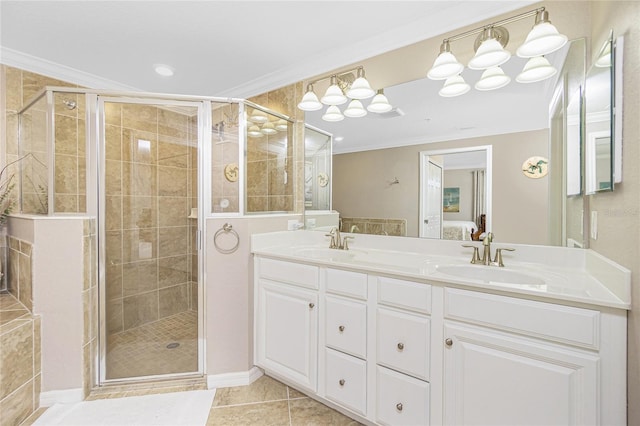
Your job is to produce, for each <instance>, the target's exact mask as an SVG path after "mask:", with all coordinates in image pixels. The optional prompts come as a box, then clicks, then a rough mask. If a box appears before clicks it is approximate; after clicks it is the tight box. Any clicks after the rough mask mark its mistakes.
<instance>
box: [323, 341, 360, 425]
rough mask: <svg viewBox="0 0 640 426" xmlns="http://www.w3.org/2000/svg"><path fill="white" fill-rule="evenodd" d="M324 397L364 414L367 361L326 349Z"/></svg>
mask: <svg viewBox="0 0 640 426" xmlns="http://www.w3.org/2000/svg"><path fill="white" fill-rule="evenodd" d="M325 392H326V397H327V398H328V399H330V400H332V401H335V402H337V403H338V404H340V405H342V406H344V407H346V408H349V409H350V410H353V411H355V412H357V413H359V414H362V415H363V416H365V415H366V414H367V413H366V411H367V363H366V362H365V361H363V360H361V359H358V358H354V357H352V356H349V355H345V354H343V353H341V352H337V351H334V350H331V349H326V358H325Z"/></svg>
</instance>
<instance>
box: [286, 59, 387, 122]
mask: <svg viewBox="0 0 640 426" xmlns="http://www.w3.org/2000/svg"><path fill="white" fill-rule="evenodd" d="M354 71H355V73H356V74H355V76H354V74H353V72H354ZM327 79H330V85H329V87H328V88H327V90H326V92H325V93H324V96H322V98H320V99H318V96H317V95H316V94H315V92H314V90H313V85H314V84H315V83H317V82H319V81H322V80H327ZM371 97H373V99H372V100H371V103H370V104H369V105H368V106H367V108H365V107H364V105H363V104H362V102H361V101H362V100H364V99H369V98H371ZM347 102H349V104H348V106H347V108H346V109H345V110H344V113H343V112H342V111H340V108H338V105H343V104H346V103H347ZM323 105H327V106H328V108H327V110H326V111H325V113H324V114H323V115H322V119H323V120H325V121H342V120H344V118H345V116H346V117H349V118H359V117H364V116H365V115H367V111H369V112H373V113H377V114H380V113H384V112H388V111H390V110H391V109H392V108H393V107H392V106H391V105H390V104H389V101H388V99H387V98H386V96H384V94H383V93H382V89H381V90H378V91H377V92H376V91H375V90H374V89H372V88H371V85H370V84H369V81H367V79H366V77H365V73H364V68H363V67H358V68H354V69H351V70H348V71H345V72H343V73H340V74H333V75H331V76H328V77H323V78H320V79H318V80H315V81H313V82H311V83H309V84H308V85H307V91H306V93H305V94H304V96H303V97H302V100H301V101H300V103H298V108H299V109H300V110H302V111H317V110H319V109H321V108H322V107H323Z"/></svg>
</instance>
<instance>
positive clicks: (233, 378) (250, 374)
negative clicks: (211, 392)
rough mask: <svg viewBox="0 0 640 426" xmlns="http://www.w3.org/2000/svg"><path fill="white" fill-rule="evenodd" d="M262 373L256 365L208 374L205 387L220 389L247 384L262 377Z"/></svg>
mask: <svg viewBox="0 0 640 426" xmlns="http://www.w3.org/2000/svg"><path fill="white" fill-rule="evenodd" d="M263 374H264V373H263V371H262V370H260V369H259V368H258V367H253V368H251V370H249V371H239V372H237V373H223V374H210V375H208V376H207V388H209V389H220V388H230V387H233V386H248V385H250V384H251V383H253V382H255V381H256V380H258V379H259V378H260V377H262V375H263Z"/></svg>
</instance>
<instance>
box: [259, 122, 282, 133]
mask: <svg viewBox="0 0 640 426" xmlns="http://www.w3.org/2000/svg"><path fill="white" fill-rule="evenodd" d="M260 131H261V132H262V134H264V135H275V134H276V133H278V131H277V130H276V128H275V126H274V125H273V123H269V122H267V123H264V125H263V126H262V129H261V130H260Z"/></svg>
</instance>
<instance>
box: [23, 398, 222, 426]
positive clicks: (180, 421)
mask: <svg viewBox="0 0 640 426" xmlns="http://www.w3.org/2000/svg"><path fill="white" fill-rule="evenodd" d="M215 394H216V391H215V390H206V391H204V390H203V391H188V392H174V393H163V394H157V395H144V396H131V397H126V398H113V399H99V400H96V401H84V402H78V403H76V404H55V405H53V406H52V407H49V409H48V410H47V411H45V412H44V414H43V415H42V416H40V418H39V419H38V420H36V422H35V423H34V426H53V425H64V426H131V425H136V426H152V425H153V426H156V425H158V426H161V425H166V426H203V425H205V424H206V423H207V418H208V417H209V411H210V410H211V403H212V402H213V397H214V396H215Z"/></svg>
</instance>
